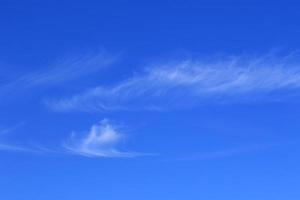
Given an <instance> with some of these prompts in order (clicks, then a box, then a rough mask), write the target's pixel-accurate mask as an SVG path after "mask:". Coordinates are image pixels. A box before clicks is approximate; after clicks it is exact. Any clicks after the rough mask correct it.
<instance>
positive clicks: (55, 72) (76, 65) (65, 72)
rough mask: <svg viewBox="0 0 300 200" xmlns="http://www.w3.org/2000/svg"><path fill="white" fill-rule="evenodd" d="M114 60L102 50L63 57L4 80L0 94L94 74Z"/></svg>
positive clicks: (115, 58)
mask: <svg viewBox="0 0 300 200" xmlns="http://www.w3.org/2000/svg"><path fill="white" fill-rule="evenodd" d="M116 60H117V57H116V56H115V57H114V56H110V55H108V54H107V53H105V52H104V51H102V52H97V53H90V54H83V55H77V56H71V57H64V58H62V59H60V60H58V61H57V62H55V63H53V64H51V65H49V66H48V67H42V68H41V69H42V70H38V71H33V72H29V73H26V74H23V75H15V77H16V78H15V79H13V80H6V82H5V83H2V85H0V94H10V93H13V92H16V91H22V90H25V89H28V88H32V87H38V86H58V85H61V84H63V83H66V82H68V81H72V80H75V79H78V78H82V77H85V76H87V75H90V74H94V73H96V72H97V71H98V70H100V69H102V68H104V67H106V66H108V65H110V64H112V63H113V62H115V61H116Z"/></svg>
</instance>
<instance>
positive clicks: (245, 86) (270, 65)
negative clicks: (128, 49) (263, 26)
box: [48, 55, 300, 111]
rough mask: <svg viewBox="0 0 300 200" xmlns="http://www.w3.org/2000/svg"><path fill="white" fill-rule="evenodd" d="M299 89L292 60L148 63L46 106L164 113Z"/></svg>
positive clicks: (298, 67)
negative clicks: (125, 75)
mask: <svg viewBox="0 0 300 200" xmlns="http://www.w3.org/2000/svg"><path fill="white" fill-rule="evenodd" d="M299 88H300V62H298V61H297V56H293V55H289V56H285V57H280V56H277V57H276V56H272V55H268V56H262V57H226V58H218V59H215V60H213V61H201V60H183V61H179V62H172V63H167V64H157V65H152V66H150V67H148V68H147V69H146V70H145V71H144V72H143V73H138V74H137V75H135V76H133V77H131V78H129V79H127V80H124V81H122V82H120V83H117V84H115V85H111V86H98V87H95V88H91V89H89V90H88V91H86V92H84V93H82V94H79V95H75V96H73V97H70V98H63V99H60V100H57V101H50V102H48V103H49V105H50V106H51V107H52V108H54V109H56V110H72V109H74V110H84V111H111V110H118V109H125V110H126V109H129V110H134V109H166V108H182V107H185V106H191V105H198V104H205V103H220V102H221V103H223V102H233V101H256V100H258V99H260V100H261V99H264V100H271V99H272V100H276V99H277V100H278V99H279V100H282V99H285V98H287V97H288V94H287V93H286V92H288V91H291V90H297V91H298V90H299ZM277 93H278V94H277ZM283 93H284V94H283ZM290 94H291V93H290ZM293 94H295V93H293Z"/></svg>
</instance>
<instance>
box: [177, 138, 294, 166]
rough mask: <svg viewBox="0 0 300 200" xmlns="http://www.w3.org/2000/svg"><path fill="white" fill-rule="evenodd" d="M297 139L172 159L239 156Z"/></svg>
mask: <svg viewBox="0 0 300 200" xmlns="http://www.w3.org/2000/svg"><path fill="white" fill-rule="evenodd" d="M298 143H299V141H292V142H291V141H290V142H277V143H267V144H254V145H246V146H242V147H235V148H230V149H224V150H220V151H215V152H209V153H203V154H191V155H187V156H182V157H179V158H176V159H174V160H177V161H192V160H215V159H222V158H228V157H234V156H240V155H243V154H249V153H253V152H260V151H266V150H269V149H272V148H275V147H280V146H285V145H293V144H298Z"/></svg>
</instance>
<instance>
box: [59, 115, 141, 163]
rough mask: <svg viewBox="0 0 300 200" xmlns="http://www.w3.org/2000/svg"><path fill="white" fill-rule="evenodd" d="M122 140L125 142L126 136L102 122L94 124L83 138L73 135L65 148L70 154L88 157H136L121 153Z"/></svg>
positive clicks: (129, 153)
mask: <svg viewBox="0 0 300 200" xmlns="http://www.w3.org/2000/svg"><path fill="white" fill-rule="evenodd" d="M122 140H124V135H122V134H120V133H119V132H118V131H117V130H116V128H115V127H114V126H113V125H112V124H110V123H109V122H108V120H102V121H101V122H100V123H98V124H94V125H93V126H92V127H91V129H90V131H89V132H88V133H87V134H85V135H84V136H83V137H81V138H76V136H75V135H74V134H73V135H72V136H71V138H70V139H69V140H68V141H67V142H66V143H65V144H64V147H65V149H66V151H67V152H68V153H72V154H77V155H82V156H87V157H133V156H136V155H137V153H133V152H126V151H121V150H119V149H118V148H117V145H118V144H119V143H120V142H121V141H122Z"/></svg>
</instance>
